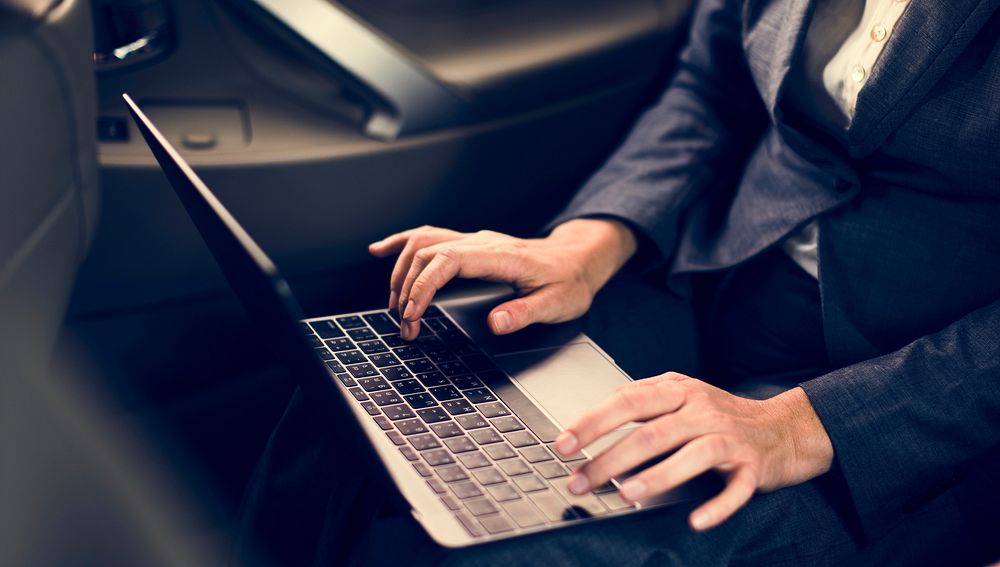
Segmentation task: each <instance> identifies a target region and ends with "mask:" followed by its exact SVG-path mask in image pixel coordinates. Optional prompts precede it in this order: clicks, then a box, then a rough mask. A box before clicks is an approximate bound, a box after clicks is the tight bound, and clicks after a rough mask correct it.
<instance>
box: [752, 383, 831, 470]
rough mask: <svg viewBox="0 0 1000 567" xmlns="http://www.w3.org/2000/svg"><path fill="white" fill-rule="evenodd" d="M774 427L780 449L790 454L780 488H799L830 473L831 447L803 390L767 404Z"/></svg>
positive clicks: (792, 391) (788, 392)
mask: <svg viewBox="0 0 1000 567" xmlns="http://www.w3.org/2000/svg"><path fill="white" fill-rule="evenodd" d="M765 403H766V407H767V408H768V413H769V414H770V418H771V419H772V420H773V423H774V425H773V427H774V428H775V429H776V430H777V431H779V432H780V433H781V434H782V435H783V436H784V437H785V442H784V443H782V444H781V446H783V447H786V448H787V449H786V450H787V451H789V452H790V453H791V454H790V455H788V456H787V457H786V458H785V459H784V462H786V463H788V470H786V471H785V472H784V473H783V475H782V476H784V477H785V479H784V482H783V485H785V486H789V485H794V484H799V483H802V482H805V481H807V480H810V479H812V478H815V477H817V476H819V475H821V474H823V473H825V472H827V471H829V470H830V467H831V466H832V465H833V444H832V443H831V442H830V436H829V435H828V434H827V432H826V428H824V427H823V422H821V421H820V419H819V416H818V415H817V414H816V409H815V408H813V405H812V402H810V401H809V397H808V396H806V393H805V390H803V389H802V388H792V389H791V390H788V391H786V392H783V393H781V394H779V395H777V396H775V397H773V398H771V399H769V400H767V401H766V402H765Z"/></svg>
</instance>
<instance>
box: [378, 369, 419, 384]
mask: <svg viewBox="0 0 1000 567" xmlns="http://www.w3.org/2000/svg"><path fill="white" fill-rule="evenodd" d="M379 370H380V371H381V372H382V376H385V377H386V378H388V379H389V380H390V381H392V382H395V381H396V380H406V379H407V378H413V374H410V371H409V370H407V369H405V368H403V367H402V366H392V367H390V368H380V369H379Z"/></svg>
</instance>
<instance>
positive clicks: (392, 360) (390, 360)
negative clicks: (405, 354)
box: [368, 352, 399, 368]
mask: <svg viewBox="0 0 1000 567" xmlns="http://www.w3.org/2000/svg"><path fill="white" fill-rule="evenodd" d="M368 360H370V361H372V364H374V365H375V366H377V367H379V368H384V367H386V366H395V365H397V364H399V359H397V358H396V357H395V356H393V355H392V354H390V353H388V352H386V353H382V354H373V355H371V356H369V357H368Z"/></svg>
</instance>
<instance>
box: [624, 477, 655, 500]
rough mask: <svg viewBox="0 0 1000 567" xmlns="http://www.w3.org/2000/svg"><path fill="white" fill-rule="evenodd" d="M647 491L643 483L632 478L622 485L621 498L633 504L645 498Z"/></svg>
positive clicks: (647, 488)
mask: <svg viewBox="0 0 1000 567" xmlns="http://www.w3.org/2000/svg"><path fill="white" fill-rule="evenodd" d="M648 490H649V487H648V486H646V483H645V482H643V481H641V480H639V479H637V478H634V479H630V480H627V481H625V484H623V485H622V496H624V497H625V498H627V499H629V500H631V501H632V502H635V501H636V500H638V499H640V498H642V497H643V496H645V495H646V491H648Z"/></svg>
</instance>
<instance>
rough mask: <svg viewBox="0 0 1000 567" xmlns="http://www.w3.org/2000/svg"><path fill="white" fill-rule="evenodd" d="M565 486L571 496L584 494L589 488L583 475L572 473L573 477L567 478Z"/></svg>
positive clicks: (588, 483)
mask: <svg viewBox="0 0 1000 567" xmlns="http://www.w3.org/2000/svg"><path fill="white" fill-rule="evenodd" d="M566 486H567V488H569V491H570V492H572V493H573V494H576V495H580V494H585V493H586V492H587V489H588V488H590V481H588V480H587V477H586V476H584V475H583V474H580V473H573V476H571V477H569V482H568V483H567V484H566Z"/></svg>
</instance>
